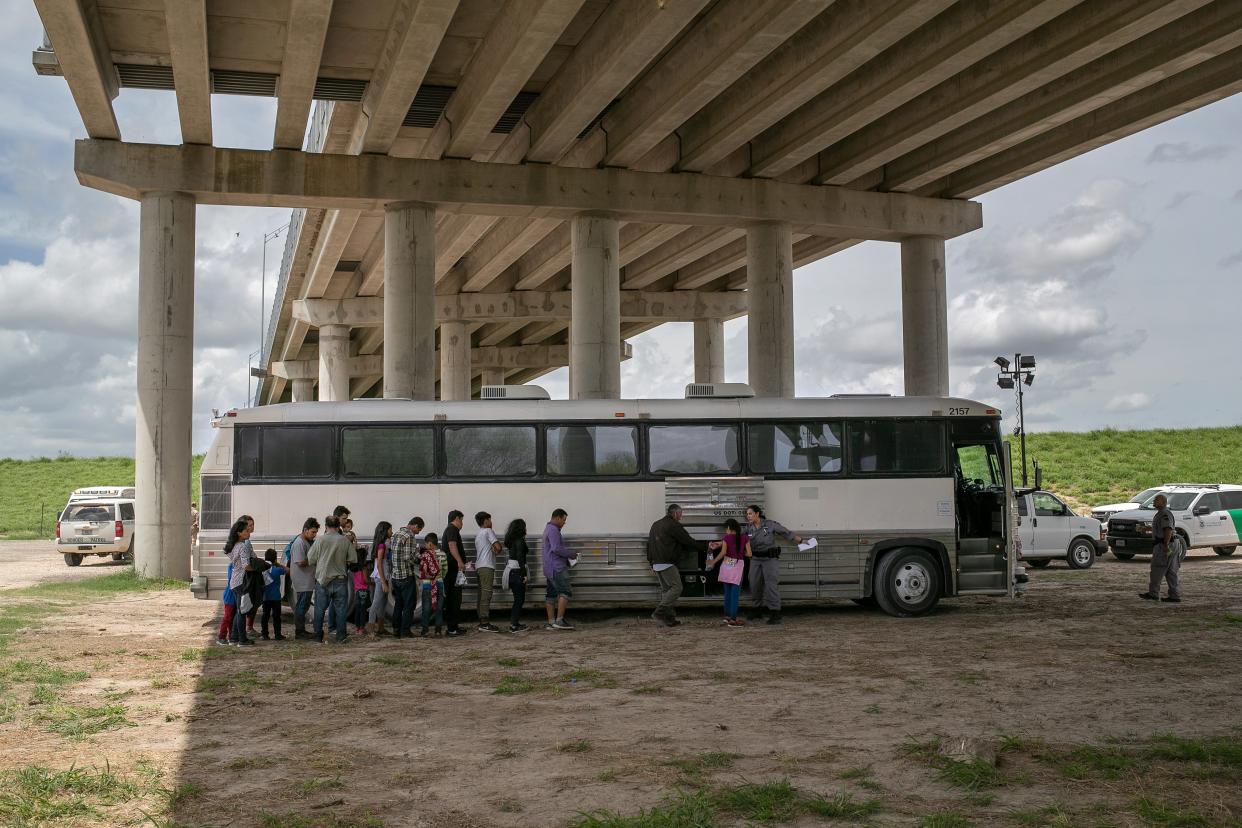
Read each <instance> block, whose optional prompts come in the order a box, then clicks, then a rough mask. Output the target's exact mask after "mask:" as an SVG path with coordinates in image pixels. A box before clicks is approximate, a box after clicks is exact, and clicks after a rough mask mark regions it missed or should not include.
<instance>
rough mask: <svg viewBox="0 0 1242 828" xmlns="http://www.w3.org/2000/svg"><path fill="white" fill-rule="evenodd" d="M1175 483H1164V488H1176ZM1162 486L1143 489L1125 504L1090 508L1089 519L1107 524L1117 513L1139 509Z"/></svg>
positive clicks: (1108, 504) (1158, 491) (1107, 504)
mask: <svg viewBox="0 0 1242 828" xmlns="http://www.w3.org/2000/svg"><path fill="white" fill-rule="evenodd" d="M1176 485H1178V484H1176V483H1166V484H1165V486H1176ZM1162 488H1164V486H1156V487H1154V488H1151V489H1143V491H1141V492H1139V493H1138V494H1136V495H1135V496H1134V497H1132V498H1130V499H1129V500H1128V501H1126V502H1125V503H1105V504H1104V505H1103V506H1093V507H1092V508H1091V517H1093V518H1095V519H1096V520H1098V521H1099V522H1100V523H1108V519H1109V518H1110V517H1112V516H1113V515H1115V514H1117V513H1118V512H1129V511H1132V510H1134V509H1137V508H1139V507H1140V506H1142V505H1143V503H1144V502H1146V500H1147V498H1149V497H1154V496H1155V495H1157V494H1159V493H1160V490H1161V489H1162Z"/></svg>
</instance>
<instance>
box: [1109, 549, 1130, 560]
mask: <svg viewBox="0 0 1242 828" xmlns="http://www.w3.org/2000/svg"><path fill="white" fill-rule="evenodd" d="M1112 553H1113V557H1114V558H1116V559H1117V560H1119V561H1128V560H1130V559H1131V558H1133V557H1134V553H1133V552H1118V551H1117V550H1116V549H1114V550H1112Z"/></svg>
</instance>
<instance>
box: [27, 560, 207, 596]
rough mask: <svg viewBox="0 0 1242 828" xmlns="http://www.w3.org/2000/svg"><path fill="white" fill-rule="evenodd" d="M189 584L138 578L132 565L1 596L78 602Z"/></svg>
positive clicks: (181, 586)
mask: <svg viewBox="0 0 1242 828" xmlns="http://www.w3.org/2000/svg"><path fill="white" fill-rule="evenodd" d="M189 585H190V584H189V581H178V580H174V579H172V578H139V577H138V575H137V573H135V572H134V569H133V567H126V568H125V569H118V570H116V571H113V572H110V573H108V574H107V575H100V576H99V577H97V578H85V579H83V580H81V581H51V582H48V583H44V584H37V585H35V586H31V587H23V588H22V589H6V590H4V591H3V595H4V597H5V598H6V599H9V598H31V599H37V600H41V601H64V602H67V603H73V604H80V603H84V602H86V601H98V600H100V599H102V598H111V597H113V596H115V595H124V594H128V593H134V592H158V591H160V590H165V589H186V588H187V587H189Z"/></svg>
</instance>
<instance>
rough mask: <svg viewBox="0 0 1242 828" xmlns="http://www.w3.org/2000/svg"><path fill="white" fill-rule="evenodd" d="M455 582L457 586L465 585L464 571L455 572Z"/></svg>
mask: <svg viewBox="0 0 1242 828" xmlns="http://www.w3.org/2000/svg"><path fill="white" fill-rule="evenodd" d="M456 583H457V586H459V587H464V586H465V585H466V573H464V572H458V573H457V582H456Z"/></svg>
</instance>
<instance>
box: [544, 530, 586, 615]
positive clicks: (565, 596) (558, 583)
mask: <svg viewBox="0 0 1242 828" xmlns="http://www.w3.org/2000/svg"><path fill="white" fill-rule="evenodd" d="M568 518H569V513H568V512H566V511H565V510H564V509H556V510H554V511H553V512H552V519H551V520H549V521H548V525H547V526H545V527H544V528H543V542H542V543H541V544H540V555H541V562H542V564H543V576H544V577H545V578H547V580H548V592H547V596H546V597H545V598H544V601H543V602H544V605H545V606H546V607H547V609H548V623H547V624H545V625H544V629H548V630H572V629H573V625H571V624H570V623H569V622H568V621H566V620H565V609H566V608H567V607H568V606H569V596H570V595H572V594H573V593H572V592H571V591H570V589H569V562H570V561H571V560H572V559H573V558H575V557H577V556H576V555H574V554H573V553H572V552H570V551H569V549H568V548H566V546H565V539H564V538H562V537H561V529H562V528H564V526H565V521H566V520H567V519H568Z"/></svg>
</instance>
